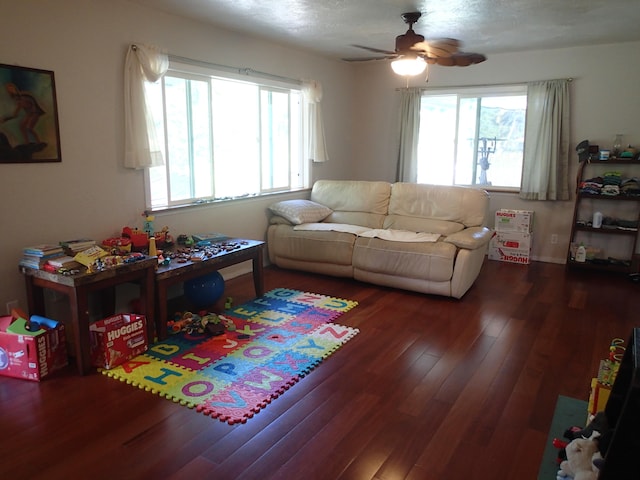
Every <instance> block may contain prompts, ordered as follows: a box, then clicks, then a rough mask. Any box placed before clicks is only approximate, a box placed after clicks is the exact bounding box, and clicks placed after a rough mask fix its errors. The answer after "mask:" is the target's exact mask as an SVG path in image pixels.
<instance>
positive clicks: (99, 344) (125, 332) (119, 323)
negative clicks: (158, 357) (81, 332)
mask: <svg viewBox="0 0 640 480" xmlns="http://www.w3.org/2000/svg"><path fill="white" fill-rule="evenodd" d="M89 333H90V337H91V363H92V365H93V366H94V367H101V368H104V369H107V370H109V369H110V368H113V367H116V366H118V365H121V364H122V363H124V362H126V361H127V360H129V359H130V358H133V357H135V356H137V355H140V354H141V353H144V352H146V351H147V348H148V341H147V322H146V320H145V317H144V316H143V315H137V314H135V313H121V314H118V315H113V316H111V317H108V318H105V319H103V320H98V321H97V322H94V323H92V324H91V325H90V326H89Z"/></svg>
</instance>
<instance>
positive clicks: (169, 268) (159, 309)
mask: <svg viewBox="0 0 640 480" xmlns="http://www.w3.org/2000/svg"><path fill="white" fill-rule="evenodd" d="M215 243H220V244H236V245H237V248H234V249H229V250H222V251H220V252H219V253H217V254H216V255H214V256H213V257H210V258H207V259H204V260H202V261H197V262H192V261H187V262H184V263H179V262H178V261H176V260H171V262H170V263H169V265H163V266H160V267H159V268H158V270H157V271H156V332H157V334H158V339H159V340H163V339H165V338H166V337H167V320H168V319H169V318H168V314H167V300H168V299H167V289H168V288H169V287H170V286H171V285H175V284H178V283H182V282H185V281H187V280H191V279H192V278H196V277H201V276H203V275H206V274H208V273H211V272H215V271H217V270H220V269H221V268H225V267H229V266H231V265H236V264H238V263H241V262H245V261H247V260H252V262H253V285H254V287H255V290H256V296H258V297H260V296H262V294H264V270H263V265H262V263H263V257H264V242H261V241H258V240H244V239H239V238H231V239H228V240H224V241H221V242H214V244H215Z"/></svg>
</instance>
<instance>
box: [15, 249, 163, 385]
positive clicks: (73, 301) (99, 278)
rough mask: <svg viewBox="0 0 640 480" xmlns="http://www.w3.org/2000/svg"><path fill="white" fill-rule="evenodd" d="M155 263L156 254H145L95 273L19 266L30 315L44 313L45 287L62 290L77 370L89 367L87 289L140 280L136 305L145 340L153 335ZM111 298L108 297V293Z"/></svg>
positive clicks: (104, 288)
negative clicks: (65, 272)
mask: <svg viewBox="0 0 640 480" xmlns="http://www.w3.org/2000/svg"><path fill="white" fill-rule="evenodd" d="M157 266H158V259H157V258H156V257H148V258H146V259H144V260H138V261H137V262H133V263H127V264H124V265H119V266H117V267H113V268H110V269H107V270H104V271H101V272H97V273H79V274H76V275H61V274H58V273H49V272H46V271H44V270H35V269H31V268H24V267H20V271H21V272H22V273H23V274H24V276H25V283H26V287H27V302H28V307H29V314H30V315H43V316H46V312H45V310H46V308H45V302H44V291H45V289H49V290H55V291H57V292H60V293H63V294H64V295H66V296H67V297H68V299H69V306H70V308H71V318H70V321H71V324H72V325H73V327H74V328H73V330H74V332H73V339H70V340H72V341H73V344H74V345H75V351H76V363H77V366H78V371H79V372H80V374H82V375H84V374H86V373H88V372H89V371H90V370H91V358H90V337H89V293H91V292H97V291H100V290H107V293H106V295H108V296H110V295H111V292H109V291H108V289H113V287H115V286H116V285H120V284H123V283H129V282H136V283H139V284H140V309H141V312H140V313H141V314H143V315H145V317H146V320H147V333H148V340H149V343H151V342H153V339H154V335H155V328H154V327H155V325H154V301H153V293H154V275H155V271H156V268H157ZM110 298H111V297H110Z"/></svg>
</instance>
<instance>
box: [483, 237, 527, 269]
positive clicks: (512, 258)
mask: <svg viewBox="0 0 640 480" xmlns="http://www.w3.org/2000/svg"><path fill="white" fill-rule="evenodd" d="M532 241H533V234H531V233H528V232H498V231H495V232H493V235H492V236H491V240H490V241H489V253H488V254H487V256H488V258H489V260H499V261H501V262H509V263H520V264H522V265H529V264H530V263H531V243H532Z"/></svg>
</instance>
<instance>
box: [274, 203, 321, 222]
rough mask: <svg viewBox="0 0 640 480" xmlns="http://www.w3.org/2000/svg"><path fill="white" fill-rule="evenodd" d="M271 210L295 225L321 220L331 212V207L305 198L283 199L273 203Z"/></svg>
mask: <svg viewBox="0 0 640 480" xmlns="http://www.w3.org/2000/svg"><path fill="white" fill-rule="evenodd" d="M269 210H271V212H272V213H273V214H275V215H279V216H281V217H283V218H286V219H287V220H288V221H289V222H291V223H293V224H294V225H299V224H301V223H313V222H319V221H321V220H324V219H325V218H327V217H328V216H329V215H330V214H331V209H330V208H328V207H326V206H325V205H321V204H319V203H316V202H312V201H311V200H303V199H294V200H283V201H281V202H278V203H274V204H273V205H271V206H270V207H269Z"/></svg>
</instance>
